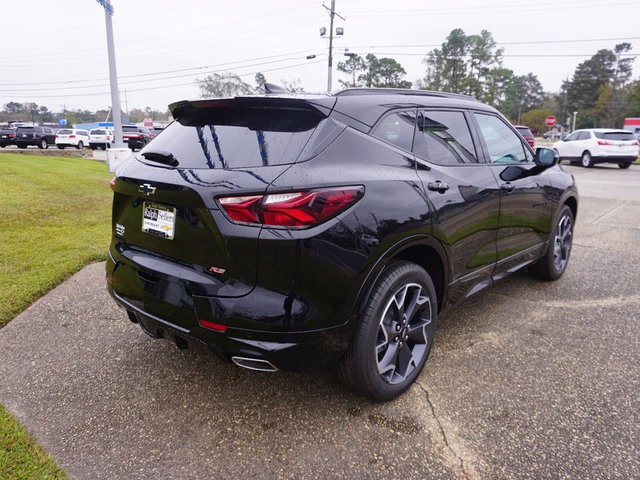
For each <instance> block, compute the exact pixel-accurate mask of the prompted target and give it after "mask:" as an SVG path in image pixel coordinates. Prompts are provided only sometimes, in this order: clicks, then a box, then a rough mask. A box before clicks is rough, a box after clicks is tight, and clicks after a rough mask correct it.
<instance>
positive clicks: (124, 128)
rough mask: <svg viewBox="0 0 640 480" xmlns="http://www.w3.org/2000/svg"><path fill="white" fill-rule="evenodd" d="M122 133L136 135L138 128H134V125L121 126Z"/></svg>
mask: <svg viewBox="0 0 640 480" xmlns="http://www.w3.org/2000/svg"><path fill="white" fill-rule="evenodd" d="M122 131H123V132H136V133H138V127H136V126H135V125H123V126H122Z"/></svg>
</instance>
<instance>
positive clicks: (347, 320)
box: [106, 89, 578, 400]
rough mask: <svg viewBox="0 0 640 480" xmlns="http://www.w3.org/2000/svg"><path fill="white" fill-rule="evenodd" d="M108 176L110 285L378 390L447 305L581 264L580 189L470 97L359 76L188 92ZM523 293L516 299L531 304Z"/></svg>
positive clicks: (205, 328)
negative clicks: (247, 92)
mask: <svg viewBox="0 0 640 480" xmlns="http://www.w3.org/2000/svg"><path fill="white" fill-rule="evenodd" d="M170 108H171V111H172V113H173V116H174V118H175V119H176V120H175V121H174V122H173V123H172V124H170V125H169V126H168V127H167V128H166V129H165V131H164V133H163V134H162V135H160V136H158V137H157V138H156V139H154V141H153V142H152V143H150V144H149V145H148V146H147V147H145V148H144V149H142V150H141V151H140V152H139V153H138V154H136V155H134V156H132V157H130V158H129V159H128V160H127V161H125V163H123V164H122V165H121V166H120V167H119V169H118V170H117V176H116V178H114V181H113V182H112V187H113V189H114V199H113V234H112V241H111V246H110V248H109V258H108V260H107V267H106V273H107V284H108V289H109V292H110V293H111V295H112V296H113V298H114V299H115V300H116V301H117V302H118V303H119V304H120V305H121V306H123V307H124V308H125V309H126V310H127V311H128V314H129V318H130V319H131V321H133V322H135V323H139V324H140V326H141V327H142V329H143V330H144V331H145V332H146V333H147V334H149V335H151V336H152V337H154V338H158V337H171V338H173V339H175V341H176V343H177V345H178V347H181V348H183V347H186V346H187V345H188V342H187V340H196V341H198V342H202V343H204V344H206V345H208V346H209V347H210V348H211V349H213V350H214V351H216V352H217V353H219V354H220V355H221V356H222V357H223V358H225V359H227V360H231V361H233V362H234V363H236V364H237V365H239V366H242V367H245V368H249V369H254V370H263V371H274V370H276V369H283V370H303V369H310V368H316V367H320V366H325V365H329V364H336V363H337V364H338V371H339V373H340V376H341V378H342V379H343V380H344V381H345V383H346V384H347V385H348V386H349V387H351V388H353V389H354V390H356V391H357V392H360V393H361V394H363V395H365V396H367V397H370V398H374V399H380V400H388V399H391V398H394V397H396V396H397V395H399V394H400V393H402V392H403V391H404V390H405V389H407V388H408V387H409V386H410V385H411V383H412V382H413V381H414V379H415V378H416V377H417V376H418V374H419V373H420V370H421V369H422V367H423V365H424V363H425V361H426V359H427V356H428V355H429V350H430V349H431V344H432V341H433V337H434V331H435V326H436V319H437V315H438V312H439V311H440V310H441V309H442V308H444V307H445V306H446V305H448V304H450V303H453V302H457V301H460V300H462V299H464V298H466V297H468V296H469V295H471V294H473V293H476V292H478V291H479V290H481V289H482V288H484V287H487V286H489V285H492V284H493V283H494V281H496V280H497V279H500V278H502V277H504V276H506V275H508V274H509V273H511V272H514V271H516V270H518V269H520V268H523V267H525V266H527V267H529V270H530V271H531V273H532V274H533V275H534V276H536V277H539V278H542V279H545V280H553V279H557V278H559V277H560V276H561V275H562V274H563V272H564V271H565V268H566V267H567V263H568V261H569V254H570V252H571V246H572V237H573V225H574V222H575V218H576V213H577V207H578V194H577V190H576V186H575V183H574V180H573V178H572V176H571V175H569V174H568V173H566V172H564V171H563V170H562V168H561V167H560V166H558V165H557V159H556V158H554V155H553V152H552V151H551V150H549V149H538V150H537V152H534V151H533V150H532V149H531V147H530V146H529V145H528V144H527V142H526V141H525V140H524V139H523V138H522V136H520V135H519V134H518V133H517V132H516V130H515V129H514V128H513V127H512V126H511V125H510V124H509V122H508V121H506V120H505V119H504V118H503V117H502V116H501V115H500V114H499V113H498V112H497V111H496V110H494V109H493V108H491V107H488V106H486V105H483V104H481V103H479V102H477V101H475V100H474V99H472V98H470V97H465V96H461V95H453V94H445V93H439V92H427V91H416V90H385V89H348V90H343V91H341V92H338V93H335V94H333V95H315V96H313V95H308V96H306V95H296V96H292V95H286V94H284V93H281V94H272V95H264V96H258V97H236V98H225V99H213V100H202V101H194V102H187V101H184V102H178V103H175V104H173V105H171V106H170ZM517 301H518V300H517V299H514V302H517Z"/></svg>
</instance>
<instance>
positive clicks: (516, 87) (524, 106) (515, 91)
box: [498, 73, 544, 123]
mask: <svg viewBox="0 0 640 480" xmlns="http://www.w3.org/2000/svg"><path fill="white" fill-rule="evenodd" d="M543 99H544V91H543V90H542V84H541V83H540V81H539V80H538V77H536V76H535V75H534V74H533V73H529V74H528V75H522V76H513V77H512V79H511V81H510V82H509V84H508V85H507V86H506V89H505V92H504V98H503V99H502V100H501V101H500V103H499V104H498V109H499V110H500V111H501V112H502V113H503V114H504V115H506V116H508V117H509V118H512V119H517V123H520V117H521V115H522V113H523V112H527V111H529V110H532V109H533V108H536V107H537V106H539V105H540V103H542V100H543Z"/></svg>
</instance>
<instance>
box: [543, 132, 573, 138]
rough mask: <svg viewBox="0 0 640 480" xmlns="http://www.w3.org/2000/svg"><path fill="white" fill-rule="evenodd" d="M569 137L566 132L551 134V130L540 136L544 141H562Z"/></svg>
mask: <svg viewBox="0 0 640 480" xmlns="http://www.w3.org/2000/svg"><path fill="white" fill-rule="evenodd" d="M568 136H569V134H568V133H567V132H553V131H551V130H549V131H548V132H544V133H543V134H542V138H544V139H548V138H549V139H556V140H559V139H563V138H567V137H568Z"/></svg>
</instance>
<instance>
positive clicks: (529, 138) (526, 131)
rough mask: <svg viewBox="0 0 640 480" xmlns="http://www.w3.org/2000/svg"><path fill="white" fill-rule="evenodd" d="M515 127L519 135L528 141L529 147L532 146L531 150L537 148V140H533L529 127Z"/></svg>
mask: <svg viewBox="0 0 640 480" xmlns="http://www.w3.org/2000/svg"><path fill="white" fill-rule="evenodd" d="M514 126H515V128H516V130H517V131H518V133H519V134H520V135H522V136H523V137H524V139H525V140H526V141H527V143H528V144H529V145H531V148H536V145H535V144H536V140H535V138H533V133H531V130H530V129H529V127H525V126H523V125H514Z"/></svg>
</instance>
